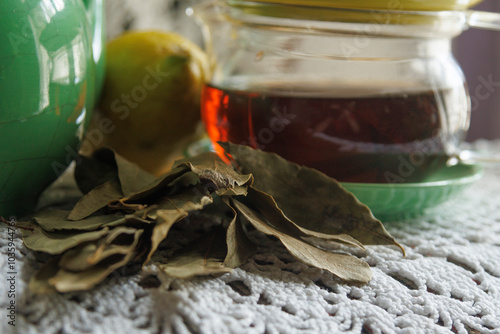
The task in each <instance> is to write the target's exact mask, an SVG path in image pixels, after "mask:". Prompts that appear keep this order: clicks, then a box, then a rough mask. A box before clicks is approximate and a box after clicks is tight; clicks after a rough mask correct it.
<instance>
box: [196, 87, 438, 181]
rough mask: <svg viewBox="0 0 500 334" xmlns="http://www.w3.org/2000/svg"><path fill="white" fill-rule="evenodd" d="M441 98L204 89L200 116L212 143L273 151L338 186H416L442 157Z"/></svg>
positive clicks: (420, 94)
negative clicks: (342, 183) (325, 175)
mask: <svg viewBox="0 0 500 334" xmlns="http://www.w3.org/2000/svg"><path fill="white" fill-rule="evenodd" d="M445 95H446V91H440V92H435V91H417V92H411V93H407V94H388V95H379V96H365V97H363V96H349V95H347V96H345V97H305V96H292V95H281V94H269V93H262V92H252V91H246V90H245V91H242V90H231V89H222V88H218V87H214V86H210V85H207V86H206V87H205V89H204V92H203V95H202V99H203V101H202V118H203V121H204V123H205V126H206V128H207V132H208V134H209V137H210V138H211V140H212V141H213V142H217V141H229V142H232V143H235V144H244V145H249V146H251V147H253V148H259V149H261V150H264V151H269V152H274V153H277V154H279V155H280V156H282V157H283V158H285V159H287V160H289V161H292V162H295V163H298V164H300V165H305V166H308V167H312V168H315V169H317V170H319V171H321V172H323V173H325V174H327V175H329V176H331V177H333V178H335V179H337V180H338V181H340V182H364V183H401V182H418V181H421V180H423V179H424V178H425V177H426V176H428V175H430V174H431V173H433V172H435V171H436V170H438V169H439V168H440V167H442V166H444V165H445V163H446V161H447V159H448V157H447V156H446V154H445V153H444V148H443V143H442V139H441V137H442V130H443V125H444V124H443V118H442V116H441V114H440V113H442V112H443V111H442V110H440V108H441V109H442V101H443V99H446V96H445ZM217 149H218V150H220V147H219V148H217Z"/></svg>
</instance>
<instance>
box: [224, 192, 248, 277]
mask: <svg viewBox="0 0 500 334" xmlns="http://www.w3.org/2000/svg"><path fill="white" fill-rule="evenodd" d="M224 202H225V203H226V205H227V206H228V207H229V208H230V209H231V211H232V212H233V219H232V220H231V222H230V223H229V226H228V228H227V231H226V244H227V255H226V258H225V259H224V265H225V266H226V267H230V268H236V267H239V266H241V265H242V264H244V263H246V262H247V260H248V259H249V258H250V257H251V256H252V255H253V254H254V253H255V245H254V244H253V243H252V242H251V241H250V239H249V238H248V236H247V235H246V233H245V230H244V229H243V224H242V222H241V220H240V217H239V216H238V215H237V213H236V211H235V210H234V209H233V208H232V207H231V205H230V203H229V199H228V198H225V199H224Z"/></svg>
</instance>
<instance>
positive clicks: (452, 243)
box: [0, 142, 500, 334]
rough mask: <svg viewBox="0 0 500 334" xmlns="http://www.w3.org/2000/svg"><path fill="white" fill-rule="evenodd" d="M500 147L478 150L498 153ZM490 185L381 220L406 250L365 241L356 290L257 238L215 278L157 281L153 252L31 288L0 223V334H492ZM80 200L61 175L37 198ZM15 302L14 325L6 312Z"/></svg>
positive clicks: (498, 236) (495, 312)
mask: <svg viewBox="0 0 500 334" xmlns="http://www.w3.org/2000/svg"><path fill="white" fill-rule="evenodd" d="M499 144H500V142H476V143H475V146H476V147H478V148H481V149H486V150H488V151H490V152H496V154H498V153H500V149H499V147H500V145H499ZM499 188H500V169H499V168H498V165H497V166H496V167H495V166H490V167H486V168H485V175H484V177H483V178H482V179H481V180H480V181H478V182H477V183H476V184H474V185H472V186H471V187H470V188H468V189H467V190H466V191H465V192H464V193H462V194H460V195H459V196H458V197H457V198H454V199H453V200H450V201H449V202H447V203H445V204H443V205H440V206H439V207H437V208H434V209H432V210H429V211H427V212H426V213H425V214H424V215H423V216H421V217H418V218H414V219H411V220H404V221H403V220H402V221H395V222H386V223H385V226H386V228H387V229H388V230H389V232H390V233H391V234H392V235H394V236H395V237H396V239H397V240H398V241H399V242H400V243H401V244H402V245H403V246H404V247H405V249H406V252H407V256H406V258H403V257H402V255H401V253H400V252H399V251H398V250H397V249H396V248H395V247H384V246H370V247H368V250H367V251H366V252H365V253H361V254H359V255H360V256H361V257H362V258H363V259H364V260H365V261H367V262H368V263H369V264H370V266H371V268H372V271H373V274H374V276H373V279H372V280H371V281H370V282H369V283H368V284H367V285H360V286H358V285H346V284H343V283H342V282H340V281H339V280H337V279H336V278H335V277H334V276H333V275H331V274H330V273H328V272H325V271H323V270H320V269H316V268H313V267H309V266H307V265H305V264H302V263H300V262H297V261H296V260H295V259H294V258H293V257H292V256H290V255H289V254H288V253H287V252H286V250H285V249H284V248H283V247H282V246H280V245H279V244H278V243H277V242H275V241H272V240H270V239H268V238H266V237H262V236H259V235H257V236H255V237H256V238H257V239H258V240H259V247H258V252H257V255H255V256H254V257H253V258H251V259H250V260H249V261H248V262H247V263H246V264H245V265H243V266H242V267H240V268H238V269H236V270H234V271H233V272H231V273H227V274H224V275H222V276H220V277H218V278H197V279H191V280H173V281H172V282H170V284H169V285H168V286H167V285H165V284H163V285H161V284H160V282H159V280H158V279H157V275H156V274H157V267H156V263H158V262H159V261H161V260H162V252H161V251H159V252H158V254H157V255H156V257H155V258H154V261H153V263H151V264H149V265H147V266H146V267H145V268H144V269H143V270H142V271H141V272H139V273H133V274H130V273H125V272H123V271H117V272H115V273H114V274H112V275H111V276H110V277H108V278H107V279H106V280H105V282H103V283H102V284H100V285H99V286H97V287H96V288H94V289H93V290H91V291H87V292H77V293H67V294H55V295H45V296H39V295H32V294H31V293H30V292H29V291H28V290H27V282H28V280H29V278H30V277H31V276H32V275H33V274H34V272H35V271H36V269H37V268H39V267H40V262H39V261H37V259H35V256H34V254H33V253H32V252H30V251H29V250H27V249H26V248H25V247H24V246H23V244H22V240H21V238H20V235H19V234H16V235H15V236H14V244H15V247H16V250H15V261H14V265H15V275H10V274H8V272H9V271H10V270H9V268H8V255H7V253H8V246H9V245H8V242H9V240H8V229H7V227H5V226H3V225H2V226H0V233H1V238H0V294H1V297H0V333H5V334H9V333H23V334H29V333H44V334H49V333H54V334H55V333H58V334H61V333H106V334H107V333H128V334H135V333H217V334H219V333H500V197H499V195H498V190H499ZM79 196H80V194H79V192H78V190H76V188H75V185H74V182H73V180H72V177H71V173H67V174H65V176H63V177H62V178H61V179H60V180H58V181H57V182H56V183H55V184H54V185H53V186H52V187H51V188H50V189H49V190H48V191H47V192H46V193H45V194H44V196H43V198H42V200H41V205H42V206H45V205H55V204H57V203H63V202H67V201H70V202H71V201H72V200H76V199H77V198H78V197H79ZM11 260H12V259H11ZM11 276H14V279H15V292H16V295H15V297H13V298H11V297H10V296H8V293H7V292H8V291H9V289H10V288H11V287H10V283H9V281H7V280H8V279H9V278H12V277H11ZM12 300H13V301H14V302H15V307H16V312H15V321H16V322H15V324H16V326H15V327H13V326H11V325H9V324H8V321H9V319H8V318H7V314H6V313H7V312H8V310H7V307H8V306H9V305H10V304H9V303H10V302H11V301H12Z"/></svg>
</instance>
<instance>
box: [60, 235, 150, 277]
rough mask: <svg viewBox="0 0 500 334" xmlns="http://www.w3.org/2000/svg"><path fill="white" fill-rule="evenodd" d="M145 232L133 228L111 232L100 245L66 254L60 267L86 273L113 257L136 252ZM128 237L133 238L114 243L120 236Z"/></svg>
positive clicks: (87, 246)
mask: <svg viewBox="0 0 500 334" xmlns="http://www.w3.org/2000/svg"><path fill="white" fill-rule="evenodd" d="M143 232H144V231H143V230H136V229H133V228H126V227H125V228H116V229H113V230H111V231H110V232H109V233H108V235H107V236H106V237H105V238H102V239H101V242H99V243H92V244H84V245H80V246H78V247H75V248H73V249H70V250H69V251H67V252H65V253H64V254H63V255H62V256H61V259H60V260H59V266H60V267H61V268H62V269H64V270H67V271H74V272H76V271H84V270H87V269H89V268H90V267H92V266H93V265H95V264H97V263H99V262H100V261H102V260H103V259H105V258H108V257H110V256H113V255H117V254H118V255H126V254H128V253H130V252H132V251H134V249H135V247H136V245H137V243H138V242H139V238H140V236H141V235H142V233H143ZM123 235H128V236H131V237H132V238H131V239H130V238H129V239H130V240H127V242H125V243H124V242H123V240H121V241H120V243H119V244H114V243H113V242H114V241H115V240H116V238H118V237H119V236H123Z"/></svg>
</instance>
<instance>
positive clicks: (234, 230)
mask: <svg viewBox="0 0 500 334" xmlns="http://www.w3.org/2000/svg"><path fill="white" fill-rule="evenodd" d="M222 145H223V147H224V148H225V149H226V151H227V153H228V154H230V155H231V157H232V158H233V159H234V161H235V163H236V164H237V167H238V169H234V168H233V167H232V166H230V165H227V164H226V163H224V161H223V160H221V159H220V158H219V157H218V156H217V155H216V154H215V153H204V154H201V155H198V156H196V157H193V158H187V159H183V160H180V161H177V162H176V163H174V166H173V168H172V169H171V171H169V172H168V173H166V174H164V175H163V176H161V177H159V178H154V177H152V176H151V175H150V174H148V173H146V172H144V171H143V170H141V169H140V168H138V167H137V166H135V165H134V164H132V163H130V162H129V161H127V160H125V159H124V158H122V157H120V156H119V155H117V154H116V153H114V152H112V151H110V150H106V149H102V150H99V151H97V152H95V154H94V155H93V156H92V157H87V158H83V157H82V164H81V165H79V166H78V168H77V169H76V170H75V178H76V179H77V183H78V185H79V187H80V188H81V189H82V191H84V192H85V195H84V196H83V197H82V198H81V199H80V200H79V201H78V203H76V205H75V207H74V208H73V209H72V210H71V211H63V210H45V211H42V212H39V213H37V214H36V215H35V217H34V218H33V219H32V220H31V222H30V223H29V226H28V227H29V228H26V229H24V230H23V232H22V233H23V239H24V242H25V244H26V246H27V247H28V248H30V249H32V250H35V251H40V252H45V253H48V254H52V255H53V256H54V259H53V260H51V261H49V262H48V263H47V264H46V265H44V266H43V267H42V269H41V270H40V271H39V272H38V273H37V274H36V275H34V276H33V277H32V280H31V282H30V287H31V289H32V290H34V291H36V292H39V293H43V292H50V291H59V292H67V291H75V290H86V289H91V288H92V287H94V286H95V285H96V284H98V283H99V282H101V281H102V280H104V279H105V278H106V277H107V276H108V275H109V274H110V273H112V272H113V271H114V270H116V269H118V268H120V267H123V266H126V265H129V264H130V265H132V264H139V265H144V264H146V263H147V262H148V261H151V259H152V256H153V255H154V254H155V252H156V251H157V250H158V248H159V247H160V245H161V244H162V243H164V242H166V240H167V241H168V239H167V238H168V236H169V234H170V231H171V229H172V228H173V226H174V225H175V224H178V223H180V222H182V221H184V222H186V221H187V220H186V219H191V218H192V217H193V214H194V213H199V212H202V213H205V214H207V213H211V214H216V215H217V217H218V219H217V220H216V221H217V223H216V224H215V226H214V227H212V228H211V230H210V231H208V232H206V233H204V234H203V235H202V236H201V237H200V238H198V239H196V240H194V241H193V242H192V243H189V244H188V245H186V246H184V247H182V248H181V249H180V250H178V251H177V252H175V253H174V254H173V255H172V256H171V257H169V258H167V259H166V261H165V262H162V263H159V264H158V268H159V269H160V270H161V271H162V272H163V273H164V275H167V276H168V277H174V278H175V277H176V278H189V277H193V276H199V275H215V274H222V273H225V272H228V271H230V270H231V269H232V268H236V267H238V266H241V265H242V264H244V263H245V262H246V261H247V260H248V259H249V258H250V257H251V256H252V255H253V254H254V252H255V249H256V246H255V244H254V242H253V241H252V240H251V238H249V236H248V235H247V232H246V231H247V227H248V226H253V227H254V228H255V229H256V230H257V231H258V232H260V233H264V234H267V235H270V236H274V237H276V238H277V239H278V240H279V241H280V242H281V243H282V244H283V246H284V247H286V249H287V250H288V251H289V252H290V253H291V254H292V255H293V256H294V257H296V258H297V259H298V260H300V261H303V262H304V263H307V264H309V265H312V266H316V267H318V268H322V269H325V270H328V271H330V272H331V273H333V274H334V275H336V276H338V277H339V278H340V279H343V280H345V281H346V282H356V283H366V282H368V281H369V280H370V278H371V275H372V274H371V271H370V268H369V266H368V265H367V264H366V263H365V262H364V261H363V260H361V259H359V258H357V257H355V256H353V255H349V254H345V253H336V252H331V251H328V250H325V249H321V248H320V247H317V244H316V243H318V244H319V243H321V244H322V245H324V244H325V243H327V244H328V245H332V246H335V247H338V246H340V245H342V246H349V247H356V248H361V249H364V245H367V244H382V245H396V246H399V244H397V243H396V242H395V241H394V239H393V238H392V237H391V236H390V235H389V234H388V233H387V231H386V230H385V229H384V227H383V226H382V224H381V223H380V221H378V220H376V219H375V218H374V217H373V215H372V214H371V212H370V210H369V209H368V208H367V207H366V206H364V205H363V204H361V203H359V202H358V201H357V200H356V198H355V197H354V196H353V195H352V194H350V193H348V192H347V191H346V190H345V189H344V188H342V186H341V185H340V184H338V183H337V182H336V181H335V180H332V179H330V178H328V177H326V176H324V175H323V174H321V173H319V172H317V171H315V170H312V169H309V168H305V167H301V166H298V165H295V164H292V163H290V162H288V161H286V160H284V159H282V158H280V157H278V156H276V155H272V154H269V153H264V152H261V151H258V150H253V149H251V148H247V147H244V146H237V145H232V144H227V143H222ZM193 219H194V217H193ZM23 226H24V225H23ZM166 246H167V247H168V245H166ZM335 247H332V249H335ZM344 250H345V248H344Z"/></svg>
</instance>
